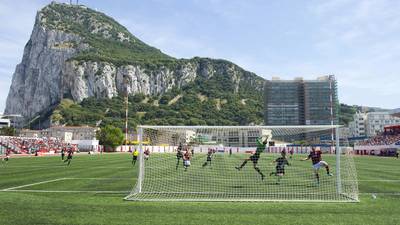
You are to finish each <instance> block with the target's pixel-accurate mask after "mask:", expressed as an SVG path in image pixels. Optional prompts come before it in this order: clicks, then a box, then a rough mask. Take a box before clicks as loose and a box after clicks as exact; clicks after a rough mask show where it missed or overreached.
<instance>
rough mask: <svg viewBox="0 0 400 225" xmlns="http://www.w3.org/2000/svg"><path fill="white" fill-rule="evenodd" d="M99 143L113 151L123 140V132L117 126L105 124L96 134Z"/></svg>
mask: <svg viewBox="0 0 400 225" xmlns="http://www.w3.org/2000/svg"><path fill="white" fill-rule="evenodd" d="M96 137H97V139H99V142H100V144H101V145H104V146H106V147H111V148H112V150H113V151H115V149H116V147H117V146H119V145H121V144H122V142H123V140H124V134H123V133H122V130H121V129H119V128H118V127H114V126H112V125H107V126H105V127H103V128H101V130H100V131H99V132H97V134H96Z"/></svg>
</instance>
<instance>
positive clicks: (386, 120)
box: [349, 112, 400, 137]
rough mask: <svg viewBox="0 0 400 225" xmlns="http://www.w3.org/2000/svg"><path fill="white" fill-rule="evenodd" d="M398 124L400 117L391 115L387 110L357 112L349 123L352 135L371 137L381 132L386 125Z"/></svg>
mask: <svg viewBox="0 0 400 225" xmlns="http://www.w3.org/2000/svg"><path fill="white" fill-rule="evenodd" d="M396 124H400V118H398V117H394V116H392V115H391V114H390V113H389V112H369V113H361V112H357V113H356V114H354V116H353V121H351V122H350V123H349V128H350V135H351V136H352V137H363V136H367V137H372V136H375V135H376V134H378V133H380V132H383V128H384V127H385V126H387V125H396Z"/></svg>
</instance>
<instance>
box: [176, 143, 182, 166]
mask: <svg viewBox="0 0 400 225" xmlns="http://www.w3.org/2000/svg"><path fill="white" fill-rule="evenodd" d="M182 157H183V154H182V143H179V146H178V149H177V150H176V160H177V161H176V170H178V166H179V161H180V160H181V158H182Z"/></svg>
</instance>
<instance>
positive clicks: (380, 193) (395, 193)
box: [359, 192, 400, 196]
mask: <svg viewBox="0 0 400 225" xmlns="http://www.w3.org/2000/svg"><path fill="white" fill-rule="evenodd" d="M359 194H360V195H395V196H400V192H361V193H359Z"/></svg>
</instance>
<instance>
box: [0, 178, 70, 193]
mask: <svg viewBox="0 0 400 225" xmlns="http://www.w3.org/2000/svg"><path fill="white" fill-rule="evenodd" d="M66 179H68V178H64V177H63V178H58V179H53V180H45V181H41V182H36V183H31V184H25V185H20V186H15V187H10V188H5V189H2V190H1V191H11V190H15V189H20V188H24V187H30V186H34V185H38V184H45V183H51V182H56V181H60V180H66Z"/></svg>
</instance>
